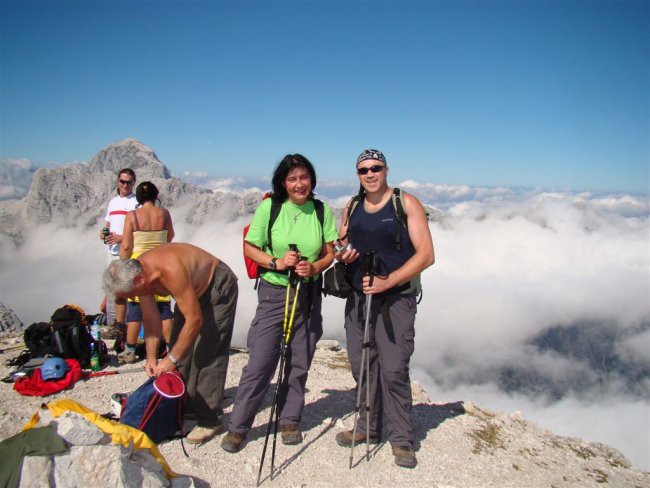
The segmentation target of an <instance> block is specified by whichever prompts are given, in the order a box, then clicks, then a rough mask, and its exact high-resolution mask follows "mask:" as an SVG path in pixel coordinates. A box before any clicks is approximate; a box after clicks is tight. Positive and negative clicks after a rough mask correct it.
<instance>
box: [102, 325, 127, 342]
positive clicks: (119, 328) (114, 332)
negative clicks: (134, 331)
mask: <svg viewBox="0 0 650 488" xmlns="http://www.w3.org/2000/svg"><path fill="white" fill-rule="evenodd" d="M125 329H126V327H125V325H124V323H122V322H115V323H114V324H113V325H109V326H108V327H106V328H105V329H104V330H102V332H101V334H102V339H117V338H118V337H120V336H121V335H123V334H124V331H125Z"/></svg>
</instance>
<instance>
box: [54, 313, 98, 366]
mask: <svg viewBox="0 0 650 488" xmlns="http://www.w3.org/2000/svg"><path fill="white" fill-rule="evenodd" d="M50 327H51V329H52V339H51V345H52V349H53V355H54V356H59V357H62V358H66V359H76V360H77V361H79V363H80V364H81V367H83V368H85V367H87V366H89V365H90V343H91V342H93V338H92V336H91V335H90V331H89V330H88V326H87V324H86V316H85V314H84V311H83V310H82V309H81V308H79V307H77V306H76V305H64V306H63V307H61V308H57V309H56V310H55V311H54V313H53V314H52V317H51V321H50ZM101 349H102V348H101V346H100V351H99V352H100V355H101V354H102V352H104V351H103V350H101Z"/></svg>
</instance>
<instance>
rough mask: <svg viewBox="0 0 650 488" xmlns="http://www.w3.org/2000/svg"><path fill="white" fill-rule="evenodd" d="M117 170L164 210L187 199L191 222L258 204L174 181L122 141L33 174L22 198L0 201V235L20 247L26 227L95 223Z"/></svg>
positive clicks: (145, 151)
mask: <svg viewBox="0 0 650 488" xmlns="http://www.w3.org/2000/svg"><path fill="white" fill-rule="evenodd" d="M122 168H131V169H133V170H134V171H135V173H136V176H137V180H138V181H139V182H141V181H146V180H149V181H152V182H153V183H154V184H155V185H156V186H157V187H158V189H159V190H160V195H161V201H162V203H163V205H164V206H166V207H172V206H174V205H175V204H176V203H178V202H179V200H181V199H185V198H190V199H191V206H192V208H191V210H190V212H189V213H188V219H190V220H191V222H190V223H192V224H200V223H202V222H204V221H205V219H206V218H208V217H209V216H211V215H213V214H218V215H219V217H222V218H223V216H224V213H225V214H226V215H225V216H226V218H227V219H228V220H230V219H233V218H237V217H238V216H240V215H247V214H250V213H252V212H253V211H254V209H255V207H256V206H257V205H258V203H259V201H260V200H261V195H260V194H259V193H258V192H249V193H246V194H244V195H239V194H235V193H228V194H227V197H226V194H224V193H223V192H219V193H214V192H212V190H206V189H204V188H200V187H198V186H196V185H193V184H191V183H187V182H184V181H182V180H180V179H178V178H175V177H173V176H172V175H171V172H170V171H169V169H168V168H167V166H165V164H163V163H162V162H161V161H160V159H158V156H157V155H156V153H155V152H154V151H153V150H152V149H151V148H149V147H148V146H146V145H145V144H143V143H142V142H140V141H138V140H137V139H133V138H127V139H124V140H123V141H120V142H117V143H112V144H109V145H108V146H106V147H105V148H104V149H102V150H101V151H99V152H98V153H97V154H96V155H95V156H94V157H93V158H92V160H91V161H90V162H89V163H88V164H84V163H70V164H66V165H62V166H57V167H53V168H41V169H39V170H37V171H36V173H35V174H34V176H33V178H32V182H31V185H30V187H29V191H28V192H27V195H26V196H25V197H24V198H22V199H21V200H15V199H13V200H5V201H0V219H1V220H0V234H3V235H5V236H8V237H9V238H10V239H11V240H12V241H13V242H14V243H15V244H20V243H22V241H23V233H24V230H25V228H26V227H28V226H33V225H40V224H45V223H48V222H53V221H57V222H58V223H60V224H61V225H63V226H65V227H72V226H76V225H83V226H86V227H88V226H92V225H95V223H96V222H97V220H98V219H99V218H100V217H101V216H102V214H103V212H104V211H105V210H106V204H107V203H108V200H109V199H110V198H111V196H112V195H114V194H115V193H114V192H115V182H116V178H117V172H118V171H119V170H120V169H122ZM226 204H227V205H226Z"/></svg>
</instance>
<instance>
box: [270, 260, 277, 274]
mask: <svg viewBox="0 0 650 488" xmlns="http://www.w3.org/2000/svg"><path fill="white" fill-rule="evenodd" d="M276 259H277V258H273V259H271V263H270V264H269V268H270V269H272V270H273V271H275V261H276Z"/></svg>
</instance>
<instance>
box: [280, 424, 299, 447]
mask: <svg viewBox="0 0 650 488" xmlns="http://www.w3.org/2000/svg"><path fill="white" fill-rule="evenodd" d="M280 429H281V430H282V444H284V445H285V446H295V445H296V444H300V443H301V442H302V432H300V427H298V424H285V425H282V426H281V427H280Z"/></svg>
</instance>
